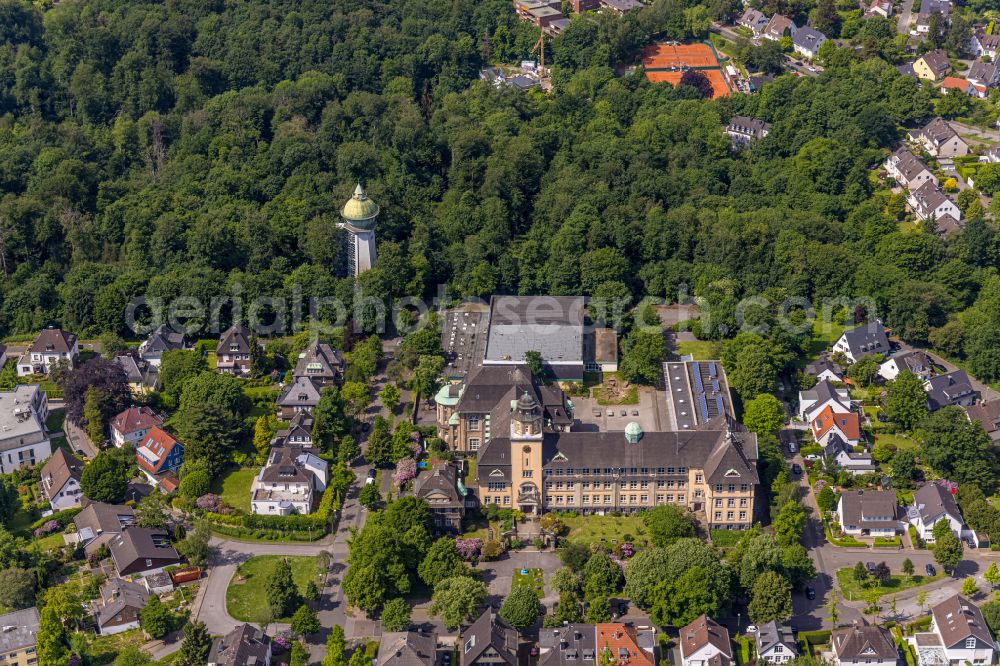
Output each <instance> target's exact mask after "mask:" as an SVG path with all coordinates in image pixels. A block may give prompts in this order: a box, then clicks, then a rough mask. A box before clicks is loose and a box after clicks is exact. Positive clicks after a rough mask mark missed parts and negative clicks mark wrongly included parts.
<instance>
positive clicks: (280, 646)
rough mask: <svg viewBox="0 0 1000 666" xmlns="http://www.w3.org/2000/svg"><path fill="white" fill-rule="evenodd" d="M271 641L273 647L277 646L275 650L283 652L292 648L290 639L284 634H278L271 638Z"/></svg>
mask: <svg viewBox="0 0 1000 666" xmlns="http://www.w3.org/2000/svg"><path fill="white" fill-rule="evenodd" d="M271 642H272V643H273V644H274V647H276V648H277V652H285V651H287V650H291V649H292V639H290V638H289V637H288V636H286V635H285V634H278V635H277V636H275V637H274V638H273V639H271Z"/></svg>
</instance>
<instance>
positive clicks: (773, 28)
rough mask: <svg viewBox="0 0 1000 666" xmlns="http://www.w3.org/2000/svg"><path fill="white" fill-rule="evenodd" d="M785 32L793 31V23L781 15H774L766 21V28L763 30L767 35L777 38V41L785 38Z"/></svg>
mask: <svg viewBox="0 0 1000 666" xmlns="http://www.w3.org/2000/svg"><path fill="white" fill-rule="evenodd" d="M785 30H791V31H792V32H794V31H795V22H794V21H792V19H790V18H788V17H787V16H782V15H781V14H775V15H774V16H772V17H771V20H770V21H768V23H767V27H765V28H764V32H765V33H767V34H768V35H772V36H774V37H777V38H778V39H780V38H782V37H784V36H785Z"/></svg>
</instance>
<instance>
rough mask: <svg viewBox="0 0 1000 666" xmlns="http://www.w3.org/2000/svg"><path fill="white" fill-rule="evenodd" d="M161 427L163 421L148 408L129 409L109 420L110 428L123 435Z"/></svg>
mask: <svg viewBox="0 0 1000 666" xmlns="http://www.w3.org/2000/svg"><path fill="white" fill-rule="evenodd" d="M161 425H163V419H161V418H160V417H159V416H157V415H156V413H155V412H154V411H153V410H152V409H150V408H149V407H129V408H128V409H126V410H125V411H123V412H121V413H120V414H118V415H117V416H115V417H114V418H113V419H111V427H112V428H114V429H115V430H117V431H118V432H120V433H122V434H123V435H126V434H128V433H130V432H136V431H137V430H148V429H149V428H152V427H153V426H161Z"/></svg>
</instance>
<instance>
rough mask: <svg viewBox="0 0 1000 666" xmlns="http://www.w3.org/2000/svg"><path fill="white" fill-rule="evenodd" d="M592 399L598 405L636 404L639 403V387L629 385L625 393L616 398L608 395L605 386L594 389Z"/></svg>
mask: <svg viewBox="0 0 1000 666" xmlns="http://www.w3.org/2000/svg"><path fill="white" fill-rule="evenodd" d="M594 399H596V400H597V404H598V405H604V406H607V405H638V404H639V387H638V386H634V385H633V386H629V387H628V389H626V391H625V393H624V394H623V395H621V396H619V397H617V398H609V397H608V389H607V388H605V387H603V386H602V387H600V388H595V389H594Z"/></svg>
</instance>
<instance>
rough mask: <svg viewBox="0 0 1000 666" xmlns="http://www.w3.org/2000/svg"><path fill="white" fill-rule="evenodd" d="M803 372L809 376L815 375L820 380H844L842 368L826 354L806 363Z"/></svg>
mask: <svg viewBox="0 0 1000 666" xmlns="http://www.w3.org/2000/svg"><path fill="white" fill-rule="evenodd" d="M805 373H806V374H807V375H809V376H810V377H815V378H816V379H817V380H818V381H820V382H842V381H844V369H843V368H841V367H840V366H839V365H838V364H836V363H834V362H833V361H831V360H830V359H829V358H827V357H826V356H823V357H822V358H820V359H818V360H816V361H813V362H812V363H809V364H807V365H806V367H805Z"/></svg>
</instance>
